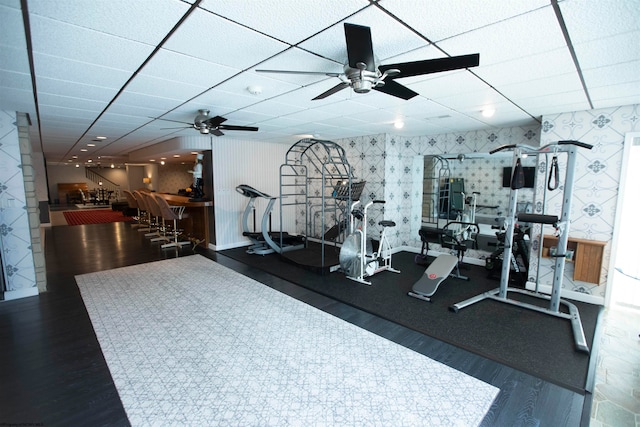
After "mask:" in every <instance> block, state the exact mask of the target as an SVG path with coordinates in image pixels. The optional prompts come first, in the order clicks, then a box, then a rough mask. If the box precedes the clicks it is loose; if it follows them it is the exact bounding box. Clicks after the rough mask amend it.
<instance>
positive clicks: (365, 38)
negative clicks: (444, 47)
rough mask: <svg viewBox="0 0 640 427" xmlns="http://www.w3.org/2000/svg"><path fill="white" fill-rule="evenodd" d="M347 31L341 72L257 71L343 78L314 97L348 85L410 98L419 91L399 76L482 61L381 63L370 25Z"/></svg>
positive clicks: (474, 57)
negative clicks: (400, 79)
mask: <svg viewBox="0 0 640 427" xmlns="http://www.w3.org/2000/svg"><path fill="white" fill-rule="evenodd" d="M344 32H345V40H346V45H347V57H348V62H347V63H346V64H345V65H344V69H343V72H342V73H335V72H315V71H293V70H256V72H260V73H284V74H316V75H325V76H329V77H338V78H339V79H340V83H338V84H337V85H336V86H334V87H332V88H331V89H329V90H327V91H325V92H323V93H321V94H320V95H318V96H316V97H315V98H313V100H318V99H323V98H326V97H327V96H330V95H333V94H334V93H336V92H339V91H341V90H342V89H346V88H347V87H351V88H352V89H353V91H354V92H356V93H368V92H370V91H371V90H372V89H373V90H377V91H379V92H383V93H386V94H387V95H391V96H395V97H398V98H401V99H404V100H409V99H411V98H413V97H415V96H417V95H418V93H416V92H414V91H413V90H411V89H409V88H408V87H406V86H403V85H401V84H400V83H398V82H396V81H395V79H396V78H402V77H412V76H419V75H423V74H432V73H439V72H442V71H451V70H458V69H463V68H470V67H476V66H478V65H479V64H480V55H479V54H477V53H475V54H471V55H462V56H452V57H448V58H437V59H427V60H422V61H413V62H400V63H397V64H388V65H378V64H377V62H376V60H375V55H374V53H373V43H372V41H371V29H370V28H369V27H365V26H362V25H355V24H349V23H345V24H344Z"/></svg>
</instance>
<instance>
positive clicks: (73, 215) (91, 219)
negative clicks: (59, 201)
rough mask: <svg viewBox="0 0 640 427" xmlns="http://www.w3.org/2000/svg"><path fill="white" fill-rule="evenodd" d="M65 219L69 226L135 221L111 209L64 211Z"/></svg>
mask: <svg viewBox="0 0 640 427" xmlns="http://www.w3.org/2000/svg"><path fill="white" fill-rule="evenodd" d="M63 214H64V219H65V220H66V221H67V224H69V225H83V224H104V223H108V222H120V221H133V218H131V217H130V216H124V215H123V214H122V212H120V211H113V210H111V209H91V210H79V211H64V212H63Z"/></svg>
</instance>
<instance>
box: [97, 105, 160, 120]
mask: <svg viewBox="0 0 640 427" xmlns="http://www.w3.org/2000/svg"><path fill="white" fill-rule="evenodd" d="M166 111H167V110H166V109H164V108H160V107H159V106H154V105H144V106H135V105H125V104H123V103H118V102H116V103H114V104H111V106H109V109H108V110H107V112H108V113H110V114H121V115H129V116H134V117H146V118H151V117H158V116H160V115H162V114H164V113H165V112H166Z"/></svg>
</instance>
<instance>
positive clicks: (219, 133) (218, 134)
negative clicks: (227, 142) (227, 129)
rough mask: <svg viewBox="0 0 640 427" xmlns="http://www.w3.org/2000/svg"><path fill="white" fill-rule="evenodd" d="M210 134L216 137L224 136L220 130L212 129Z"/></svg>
mask: <svg viewBox="0 0 640 427" xmlns="http://www.w3.org/2000/svg"><path fill="white" fill-rule="evenodd" d="M209 132H210V133H212V134H214V135H215V136H222V135H224V133H222V132H220V130H219V129H210V130H209Z"/></svg>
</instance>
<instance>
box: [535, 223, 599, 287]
mask: <svg viewBox="0 0 640 427" xmlns="http://www.w3.org/2000/svg"><path fill="white" fill-rule="evenodd" d="M557 244H558V238H557V237H555V236H548V235H545V236H544V239H543V241H542V247H543V248H552V247H555V246H556V245H557ZM606 244H607V242H601V241H599V240H586V239H578V238H573V237H569V240H568V241H567V251H573V258H572V259H571V260H567V261H568V262H573V263H574V270H573V280H580V281H582V282H589V283H595V284H597V285H599V284H600V273H601V271H602V258H603V254H604V247H605V246H606ZM545 254H546V255H545ZM548 254H549V251H548V250H545V249H543V256H547V257H548V256H549V255H548Z"/></svg>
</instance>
